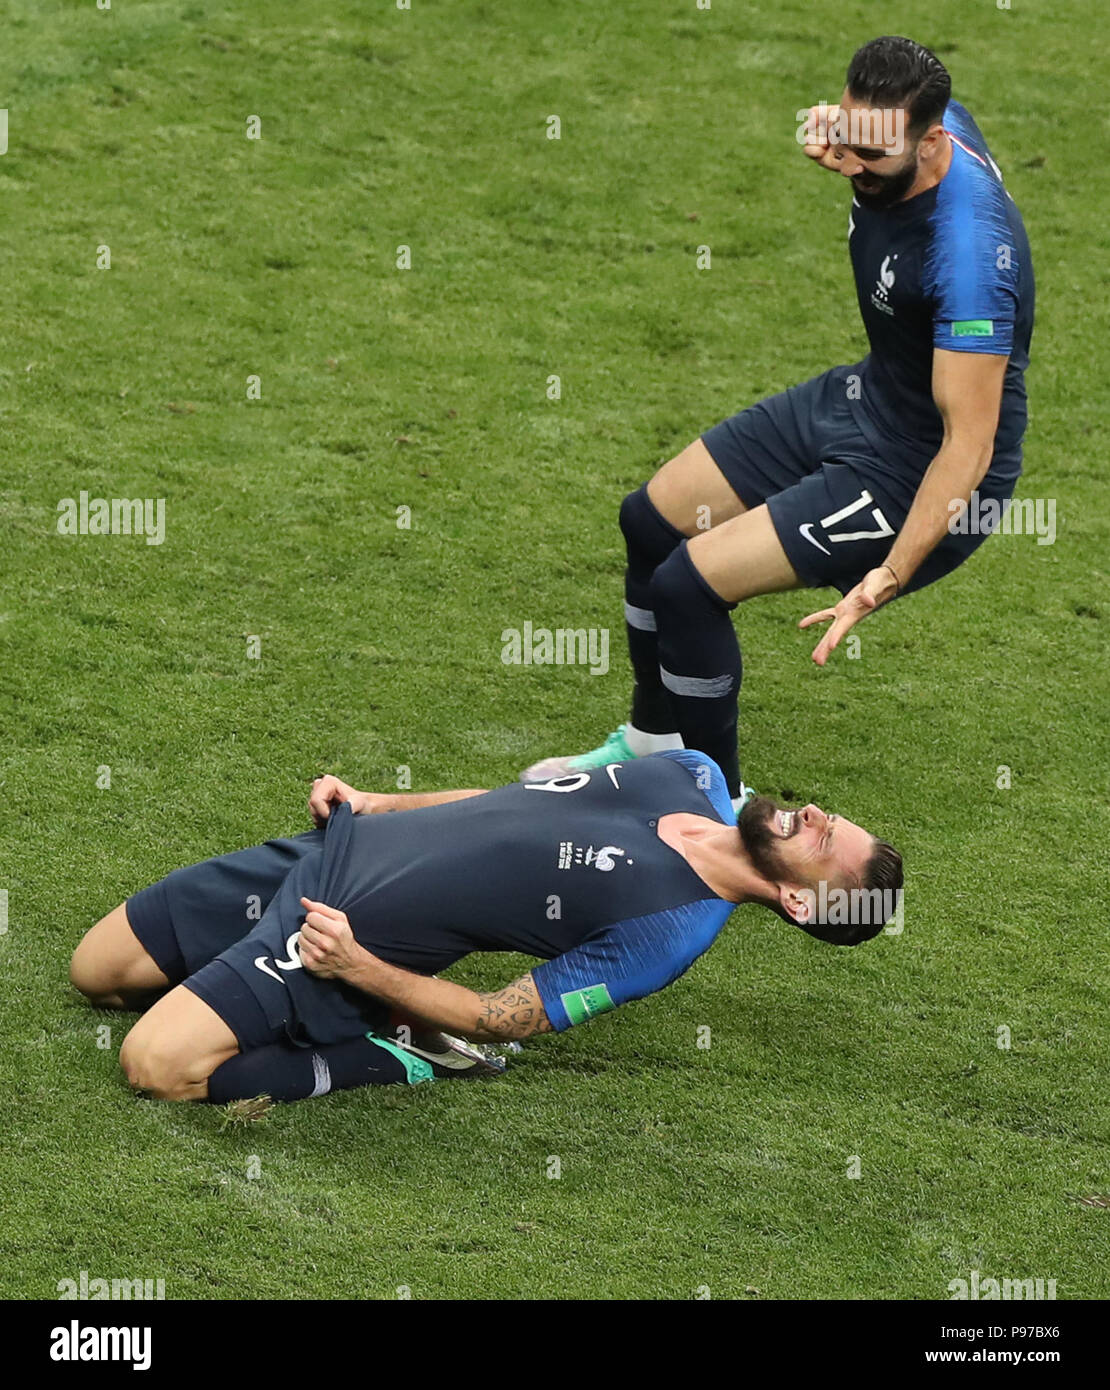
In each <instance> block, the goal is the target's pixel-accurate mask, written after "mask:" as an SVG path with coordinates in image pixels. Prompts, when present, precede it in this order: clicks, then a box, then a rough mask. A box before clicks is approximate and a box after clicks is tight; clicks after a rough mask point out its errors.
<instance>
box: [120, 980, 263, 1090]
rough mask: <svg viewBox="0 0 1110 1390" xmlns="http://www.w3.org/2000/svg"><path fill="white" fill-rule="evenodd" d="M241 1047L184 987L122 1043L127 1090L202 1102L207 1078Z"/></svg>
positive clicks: (146, 1016)
mask: <svg viewBox="0 0 1110 1390" xmlns="http://www.w3.org/2000/svg"><path fill="white" fill-rule="evenodd" d="M238 1051H239V1043H238V1041H237V1039H236V1037H235V1034H234V1033H233V1032H232V1031H231V1029H230V1028H229V1027H228V1025H227V1024H226V1023H225V1022H224V1021H223V1019H222V1018H221V1017H220V1016H219V1014H218V1013H216V1011H215V1009H213V1008H212V1007H211V1006H210V1005H209V1004H206V1003H205V1002H204V1000H203V999H201V998H199V997H198V996H197V995H195V994H194V993H193V992H192V991H191V990H189V989H187V988H186V987H185V986H184V985H178V986H177V988H176V989H172V990H170V992H169V994H167V995H165V996H164V997H163V998H162V999H159V1001H158V1002H157V1004H155V1005H154V1006H153V1007H152V1008H151V1009H150V1010H148V1012H147V1013H145V1014H144V1015H143V1016H142V1018H140V1019H139V1021H138V1023H136V1024H135V1026H134V1027H133V1028H132V1029H131V1031H130V1033H128V1035H127V1037H126V1038H124V1040H123V1046H122V1047H121V1048H120V1054H119V1060H120V1066H122V1068H123V1070H124V1073H125V1074H126V1076H127V1080H128V1083H129V1085H131V1086H132V1087H133V1088H134V1089H135V1090H137V1091H146V1092H147V1093H148V1094H150V1095H151V1096H153V1097H154V1098H155V1099H156V1100H206V1099H207V1098H208V1078H209V1077H210V1076H211V1075H212V1073H213V1072H214V1071H215V1070H216V1068H217V1067H218V1066H220V1065H221V1064H222V1063H224V1062H226V1061H227V1060H228V1058H230V1057H234V1056H235V1055H236V1053H237V1052H238Z"/></svg>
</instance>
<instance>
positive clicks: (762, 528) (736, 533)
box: [688, 504, 802, 604]
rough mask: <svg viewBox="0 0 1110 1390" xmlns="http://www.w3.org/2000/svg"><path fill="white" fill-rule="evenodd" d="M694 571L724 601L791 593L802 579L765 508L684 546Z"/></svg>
mask: <svg viewBox="0 0 1110 1390" xmlns="http://www.w3.org/2000/svg"><path fill="white" fill-rule="evenodd" d="M688 550H689V554H690V560H691V563H692V564H693V566H694V568H695V569H696V570H697V572H698V573H699V574H700V575H701V577H702V578H703V579H704V580H705V582H706V583H707V584H708V585H709V587H710V588H711V589H712V590H713V592H714V593H715V594H716V595H717V596H718V597H719V598H720V599H722V600H723V601H724V602H725V603H731V604H735V603H743V602H744V600H745V599H749V598H755V596H756V595H757V594H777V593H782V592H783V591H784V590H787V589H797V588H799V587H800V586H801V584H802V580H800V579H799V578H798V575H797V573H796V571H795V569H794V566H793V565H792V564H791V562H790V560H789V559H788V557H787V554H786V551H785V550H784V549H783V546H782V541H781V540H779V535H778V531H777V530H776V529H775V524H774V522H773V521H772V520H771V513H770V511H769V510H768V508H767V506H766V504H764V505H763V506H760V507H756V508H754V510H752V511H750V512H744V513H743V514H742V515H740V516H736V517H733V518H732V519H731V520H729V521H725V522H723V523H722V524H721V525H720V526H716V527H714V528H713V530H711V531H706V532H705V533H704V535H698V536H695V537H694V538H693V540H691V541H690V542H689V543H688Z"/></svg>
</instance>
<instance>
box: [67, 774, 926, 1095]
mask: <svg viewBox="0 0 1110 1390" xmlns="http://www.w3.org/2000/svg"><path fill="white" fill-rule="evenodd" d="M309 804H310V807H311V809H312V812H313V815H314V818H315V819H316V821H317V825H318V828H317V829H316V830H313V831H309V832H307V833H306V834H303V835H299V836H297V837H295V838H294V839H290V840H271V841H269V842H268V843H267V844H265V845H261V846H258V847H257V848H253V849H247V850H241V851H239V852H237V853H235V854H229V855H225V856H223V857H221V858H217V859H210V860H207V861H205V862H204V863H201V864H196V865H193V866H192V867H189V868H185V869H178V870H177V871H176V872H174V873H171V874H170V875H169V876H168V877H167V878H165V879H163V880H162V881H161V882H159V883H156V884H154V885H153V886H152V887H149V888H145V889H143V890H142V891H141V892H139V893H136V894H135V895H134V896H133V897H131V898H130V899H128V901H127V902H126V903H123V904H121V905H120V906H119V907H117V908H116V909H115V910H114V911H113V912H111V913H109V914H108V916H107V917H105V918H103V919H102V920H101V921H100V922H98V923H97V924H96V926H95V927H93V928H92V930H91V931H89V932H88V934H87V935H86V936H85V938H84V940H83V941H82V942H81V943H80V945H79V946H78V948H77V950H76V952H75V953H74V956H73V961H72V964H71V966H70V978H71V979H72V981H73V983H74V985H75V986H76V987H77V988H78V989H79V990H80V991H81V992H82V993H83V994H85V995H86V996H87V997H88V998H89V999H91V1000H92V1001H93V1003H95V1004H97V1005H99V1006H101V1007H109V1008H111V1007H114V1008H132V1007H139V1006H141V1004H143V1003H145V1002H149V999H150V997H151V996H152V995H157V994H159V993H160V994H161V997H159V998H157V1002H155V1003H153V1005H152V1006H151V1007H150V1008H149V1009H148V1011H147V1012H146V1013H145V1014H144V1015H143V1017H142V1018H141V1019H140V1020H139V1021H138V1022H137V1023H136V1024H135V1026H134V1027H133V1028H132V1029H131V1031H130V1033H128V1035H127V1037H126V1038H125V1039H124V1043H123V1047H122V1049H121V1052H120V1061H121V1064H122V1066H123V1069H124V1071H125V1072H126V1074H127V1077H128V1080H129V1081H130V1082H131V1084H132V1085H133V1086H134V1087H136V1088H137V1089H139V1090H143V1091H146V1092H148V1093H150V1094H152V1095H154V1096H156V1097H158V1098H162V1099H172V1100H203V1099H208V1100H212V1101H229V1100H235V1099H242V1098H249V1097H254V1096H258V1095H262V1094H266V1095H269V1096H271V1097H272V1098H273V1099H275V1100H284V1101H291V1100H299V1099H303V1098H306V1097H309V1096H318V1095H323V1094H325V1093H326V1092H328V1091H329V1090H332V1089H340V1088H344V1087H351V1086H361V1085H367V1084H373V1083H382V1082H393V1081H406V1080H407V1081H409V1082H413V1081H420V1080H424V1079H427V1078H429V1077H432V1076H456V1075H465V1074H473V1072H474V1070H485V1071H486V1072H489V1071H491V1070H492V1067H491V1066H490V1065H489V1064H486V1065H485V1067H484V1068H482V1067H481V1066H480V1065H479V1064H480V1063H481V1062H482V1060H483V1059H482V1057H481V1055H480V1054H479V1053H478V1052H476V1051H475V1050H474V1049H468V1048H466V1047H465V1045H464V1044H462V1043H452V1040H450V1039H444V1038H443V1037H442V1036H441V1035H439V1034H438V1033H437V1032H436V1031H435V1030H440V1029H442V1030H446V1031H447V1032H448V1033H450V1034H455V1035H460V1034H461V1035H462V1036H463V1037H464V1038H467V1039H470V1040H473V1041H475V1042H477V1043H494V1044H496V1043H505V1042H509V1041H511V1040H514V1039H518V1038H524V1037H528V1036H530V1035H532V1034H535V1033H546V1032H552V1031H554V1032H562V1031H563V1030H564V1029H566V1028H569V1027H570V1026H571V1025H572V1024H575V1023H581V1022H584V1021H585V1020H587V1019H589V1018H592V1017H594V1016H595V1015H596V1014H599V1013H603V1012H605V1011H607V1010H609V1009H612V1008H614V1007H616V1006H617V1005H618V1004H622V1003H625V1002H626V1001H628V1000H631V999H638V998H640V997H642V996H643V995H646V994H651V993H653V992H654V991H656V990H660V989H663V988H664V987H665V986H666V985H668V984H670V983H671V981H672V980H675V979H676V978H677V977H678V976H679V975H681V974H682V973H683V972H684V971H685V970H687V969H688V968H689V967H690V965H692V964H693V962H694V961H695V960H696V959H697V958H698V956H700V955H701V954H702V953H703V952H704V951H706V950H708V948H709V946H710V945H711V944H712V943H713V941H714V940H715V938H716V937H717V935H718V933H719V932H720V930H721V928H722V927H723V926H724V923H725V921H726V919H727V918H728V916H729V914H730V913H731V912H732V910H733V908H734V907H735V906H736V904H738V903H744V902H752V903H760V904H763V905H764V906H766V907H768V908H770V909H772V910H773V911H775V912H776V913H778V914H779V915H780V916H781V917H783V918H784V919H785V920H786V921H788V922H793V923H796V924H797V925H798V926H800V927H802V928H803V929H804V930H806V931H807V932H809V933H810V934H811V935H814V936H818V937H820V938H822V939H824V940H827V941H830V942H833V943H835V944H841V945H855V944H857V943H858V942H860V941H864V940H867V939H868V938H870V937H873V936H875V935H876V934H877V933H878V932H879V931H880V930H881V928H882V926H883V924H884V922H886V921H887V920H888V919H889V917H890V916H891V915H892V914H893V913H895V912H896V911H897V906H898V894H899V893H900V890H901V887H902V861H901V858H900V856H899V855H898V853H897V851H896V850H894V849H893V848H892V847H891V846H890V845H888V844H887V843H885V842H884V841H882V840H878V839H876V837H875V836H874V835H871V834H870V833H868V831H866V830H864V829H863V828H862V827H860V826H858V825H854V824H853V823H852V822H851V821H848V820H844V819H842V818H841V817H839V816H835V815H827V814H826V813H825V812H824V811H822V810H820V809H819V808H818V807H817V806H813V805H810V806H806V807H803V808H802V809H800V810H787V809H786V808H785V807H781V806H778V805H776V804H775V803H774V802H773V801H771V800H769V799H766V798H763V799H758V800H753V801H751V802H749V804H748V805H747V806H746V807H745V808H744V810H743V812H742V813H741V815H740V818H739V821H737V818H736V815H735V813H734V811H733V809H732V805H731V802H730V799H729V796H728V790H727V787H726V785H725V780H724V777H723V775H722V773H721V770H720V768H718V767H717V766H716V765H715V764H714V763H712V762H711V761H710V760H709V759H707V758H705V757H704V756H703V755H702V754H700V753H696V752H693V751H685V750H683V751H678V752H669V753H663V754H660V755H657V756H654V757H647V758H642V759H638V760H636V761H633V762H630V763H611V764H609V765H608V766H606V767H604V768H597V769H594V770H593V771H591V772H582V773H578V774H575V775H573V776H570V777H565V778H559V779H556V780H555V781H552V782H543V783H534V784H530V785H524V784H521V783H520V782H515V783H513V784H511V785H510V786H507V787H500V788H498V789H497V790H495V791H490V792H479V791H452V792H440V793H433V794H430V795H412V796H377V795H373V794H371V793H368V792H360V791H356V790H355V789H354V788H353V787H350V786H348V785H347V784H346V783H344V782H341V781H339V780H338V779H337V778H335V777H325V778H322V779H318V780H317V782H316V783H315V784H314V789H313V792H312V796H311V798H310V803H309ZM397 810H400V811H403V812H404V814H401V815H388V814H382V813H383V812H389V811H397ZM830 894H831V895H832V896H831V897H830ZM836 895H840V896H839V897H837V896H836ZM830 901H831V902H833V904H834V909H833V910H831V911H830V910H829V907H828V904H829V903H830ZM846 903H851V907H850V908H848V910H845V905H846ZM259 913H260V914H261V915H260V916H259V915H258V914H259ZM252 917H253V918H254V919H255V920H254V924H253V926H251V925H250V919H251V918H252ZM248 927H250V929H249V930H247V928H248ZM474 951H521V952H525V953H526V954H528V955H531V956H538V957H541V958H542V960H543V961H544V963H543V964H541V965H539V966H537V967H536V968H535V969H533V970H530V971H529V972H528V973H527V974H526V975H524V976H522V977H521V978H520V979H518V980H515V981H514V982H513V983H512V984H510V985H506V986H505V988H503V989H499V990H494V991H491V992H489V993H476V992H475V991H473V990H470V989H467V988H465V987H464V986H462V985H459V984H455V983H452V982H451V981H449V980H443V979H439V978H436V975H435V972H436V971H438V970H442V969H444V968H445V967H447V966H449V965H450V964H451V963H452V962H454V961H457V960H459V959H461V958H462V957H463V956H466V955H468V954H470V953H471V952H474ZM398 1018H401V1019H404V1020H407V1022H406V1023H405V1024H404V1025H403V1026H402V1028H401V1030H400V1032H399V1033H398V1032H396V1031H395V1030H396V1024H397V1021H398ZM410 1029H412V1030H414V1031H409V1030H410ZM421 1029H423V1030H425V1032H421V1031H420V1030H421Z"/></svg>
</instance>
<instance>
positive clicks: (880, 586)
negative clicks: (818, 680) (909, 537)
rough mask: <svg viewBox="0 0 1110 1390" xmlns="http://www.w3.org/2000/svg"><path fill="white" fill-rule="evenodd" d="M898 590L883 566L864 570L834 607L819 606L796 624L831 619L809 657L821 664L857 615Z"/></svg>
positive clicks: (826, 659) (886, 600) (804, 625)
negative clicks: (854, 585)
mask: <svg viewBox="0 0 1110 1390" xmlns="http://www.w3.org/2000/svg"><path fill="white" fill-rule="evenodd" d="M897 592H898V585H897V582H896V581H895V579H894V576H893V575H892V574H891V572H890V570H888V569H887V567H886V566H885V565H882V566H880V568H879V569H876V570H868V571H867V573H866V574H865V575H864V576H863V578H862V579H861V580H860V582H859V583H858V584H857V585H856V587H855V588H854V589H850V590H849V591H848V592H847V593H846V594H845V595H844V597H843V598H842V599H841V600H840V602H839V603H838V604H837V605H836V607H835V608H822V609H821V611H820V612H819V613H810V615H809V616H808V617H806V618H803V619H802V621H801V622H800V623H799V624H798V626H799V627H809V626H810V625H811V624H812V623H827V622H828V621H829V619H830V618H831V619H832V627H830V628H829V630H828V632H826V633H825V635H824V637H822V638H821V640H820V642H818V643H817V646H816V647H815V648H814V649H813V659H814V661H816V663H817V665H818V666H824V664H825V662H826V661H828V659H829V656H830V654H831V653H832V652H834V651H835V650H836V648H837V647H838V646H839V645H840V639H841V638H842V637H843V636H844V635H845V634H846V633H847V632H850V631H851V629H852V628H854V627H855V625H856V623H858V622H859V620H860V619H861V618H866V617H867V615H868V613H871V612H873V611H874V610H875V609H876V608H881V607H882V605H883V604H884V603H887V602H889V600H890V599H892V598H893V597H894V595H895V594H896V593H897Z"/></svg>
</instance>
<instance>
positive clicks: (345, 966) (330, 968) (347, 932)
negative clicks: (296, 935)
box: [297, 898, 363, 980]
mask: <svg viewBox="0 0 1110 1390" xmlns="http://www.w3.org/2000/svg"><path fill="white" fill-rule="evenodd" d="M301 906H302V907H304V908H307V909H308V915H307V916H306V917H305V919H304V924H303V926H302V927H301V936H300V940H299V942H298V943H297V951H298V954H299V955H300V958H301V962H302V964H303V965H304V968H305V969H306V970H310V971H311V972H312V974H313V975H318V976H319V977H320V979H322V980H333V979H335V978H336V977H337V976H338V977H342V976H343V975H345V974H346V973H347V971H349V970H352V969H353V968H354V967H355V966H357V965H358V964H359V961H360V959H361V957H362V954H363V951H362V947H361V946H360V945H359V944H358V942H357V941H356V940H355V934H354V932H353V931H351V924H350V922H348V921H347V914H346V913H345V912H340V911H338V909H336V908H334V907H328V905H327V903H318V902H313V900H312V899H311V898H302V899H301Z"/></svg>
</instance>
